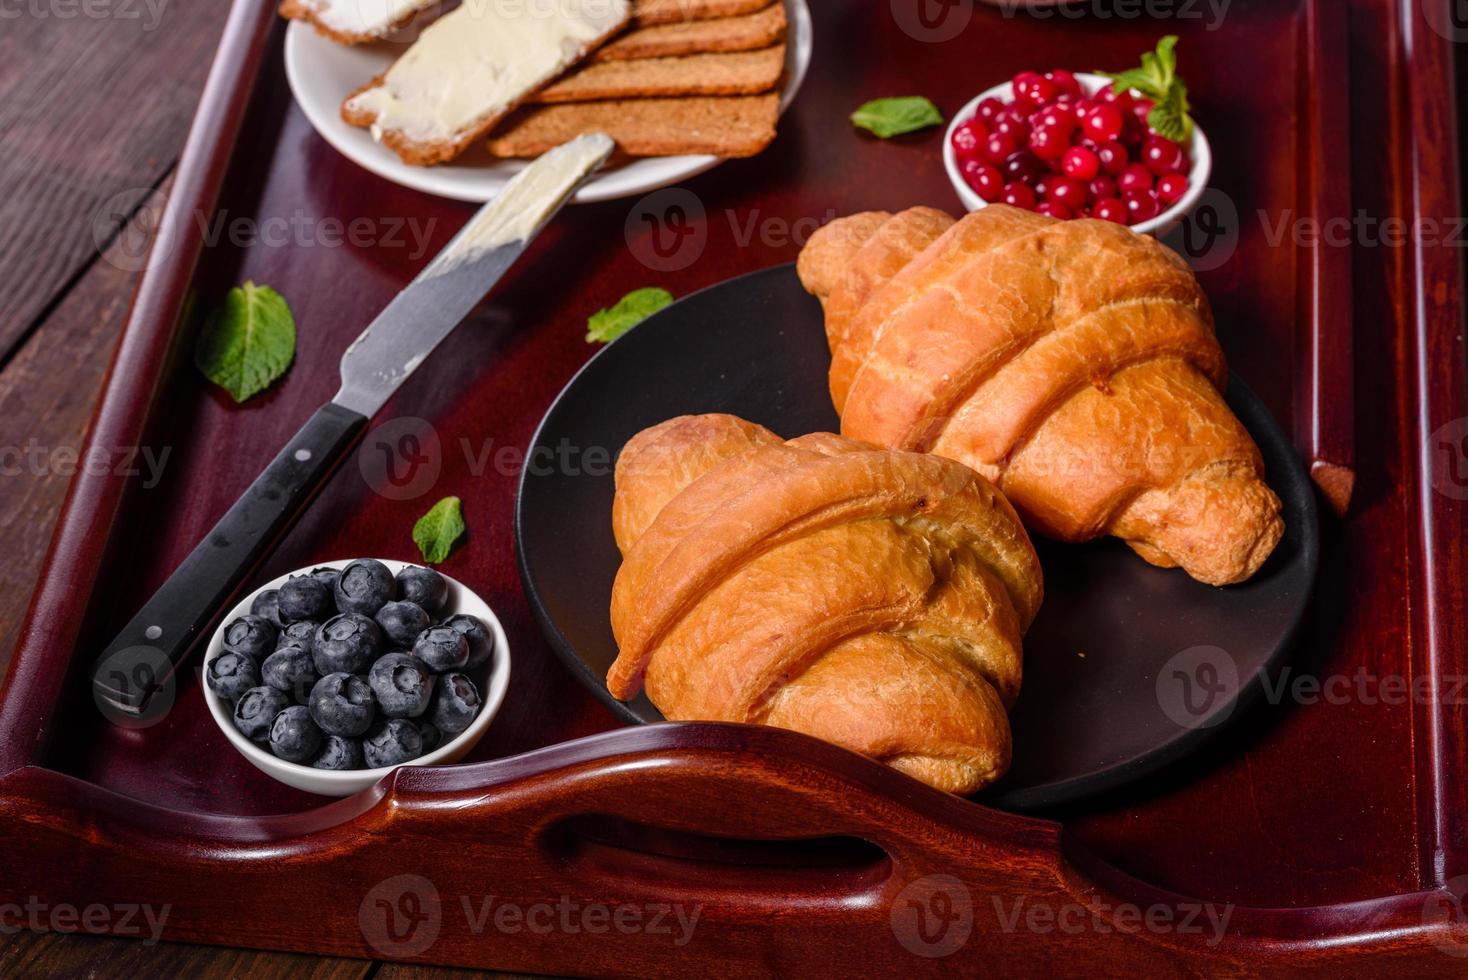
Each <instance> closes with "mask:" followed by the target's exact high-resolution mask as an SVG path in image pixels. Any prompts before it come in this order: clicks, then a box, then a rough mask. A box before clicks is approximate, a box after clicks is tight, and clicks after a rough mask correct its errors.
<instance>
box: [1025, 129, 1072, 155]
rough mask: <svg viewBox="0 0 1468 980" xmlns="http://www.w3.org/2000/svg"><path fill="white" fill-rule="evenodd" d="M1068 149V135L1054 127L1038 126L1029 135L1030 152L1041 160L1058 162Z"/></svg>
mask: <svg viewBox="0 0 1468 980" xmlns="http://www.w3.org/2000/svg"><path fill="white" fill-rule="evenodd" d="M1069 147H1070V138H1069V134H1068V133H1065V132H1062V131H1061V130H1059V129H1056V128H1055V127H1054V126H1038V127H1036V128H1035V131H1034V132H1032V133H1030V152H1031V153H1033V154H1035V156H1037V157H1039V158H1040V159H1041V160H1059V159H1060V158H1061V157H1062V156H1063V155H1064V154H1065V151H1066V150H1067V149H1068V148H1069Z"/></svg>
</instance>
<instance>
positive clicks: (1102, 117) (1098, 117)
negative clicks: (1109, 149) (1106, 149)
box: [1081, 103, 1124, 143]
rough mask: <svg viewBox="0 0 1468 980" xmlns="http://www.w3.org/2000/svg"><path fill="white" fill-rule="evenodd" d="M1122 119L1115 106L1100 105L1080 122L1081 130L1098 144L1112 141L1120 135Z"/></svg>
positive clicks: (1119, 111)
mask: <svg viewBox="0 0 1468 980" xmlns="http://www.w3.org/2000/svg"><path fill="white" fill-rule="evenodd" d="M1123 121H1124V117H1123V116H1122V114H1121V110H1120V109H1118V108H1117V107H1116V106H1115V105H1107V104H1104V103H1103V104H1102V105H1098V106H1096V107H1095V108H1094V109H1092V110H1091V111H1090V113H1089V114H1088V115H1087V116H1086V118H1085V119H1082V120H1081V130H1082V132H1084V133H1085V134H1086V135H1087V136H1089V137H1091V139H1093V140H1095V141H1096V142H1098V143H1104V142H1106V141H1107V140H1114V139H1116V138H1117V137H1119V136H1120V135H1121V130H1122V125H1123Z"/></svg>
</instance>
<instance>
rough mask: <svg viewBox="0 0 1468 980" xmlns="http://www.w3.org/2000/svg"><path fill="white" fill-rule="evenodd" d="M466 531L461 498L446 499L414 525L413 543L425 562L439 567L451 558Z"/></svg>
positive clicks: (434, 506)
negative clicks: (451, 553)
mask: <svg viewBox="0 0 1468 980" xmlns="http://www.w3.org/2000/svg"><path fill="white" fill-rule="evenodd" d="M466 530H468V528H466V527H465V526H464V513H463V509H462V506H461V503H460V501H459V498H458V497H445V498H443V499H442V500H440V501H439V502H438V503H436V504H434V505H433V506H432V507H430V508H428V513H426V514H424V515H423V516H422V517H420V518H418V523H417V524H414V525H413V543H414V544H416V545H417V546H418V550H419V551H421V552H423V560H424V561H426V562H428V564H430V565H437V564H438V563H440V562H442V561H443V560H444V559H445V558H447V557H448V556H449V552H450V551H452V550H453V547H454V543H455V542H456V541H458V540H459V538H461V537H462V536H463V534H464V532H465V531H466Z"/></svg>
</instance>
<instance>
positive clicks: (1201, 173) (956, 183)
mask: <svg viewBox="0 0 1468 980" xmlns="http://www.w3.org/2000/svg"><path fill="white" fill-rule="evenodd" d="M1076 80H1077V81H1079V82H1080V83H1081V88H1082V89H1083V90H1084V91H1085V93H1086V94H1087V95H1094V94H1096V93H1097V92H1099V91H1100V90H1101V89H1103V88H1105V87H1106V86H1107V85H1108V84H1110V82H1111V79H1109V78H1107V77H1105V76H1104V75H1091V74H1085V73H1081V72H1077V73H1076ZM989 98H994V99H998V100H999V101H1000V102H1012V101H1014V87H1013V86H1012V85H1011V84H1010V83H1009V82H1003V83H1001V84H999V85H995V86H994V87H993V88H990V89H985V90H984V91H982V92H980V93H979V94H978V95H976V96H974V97H973V98H972V99H971V100H969V102H968V104H966V105H965V106H964V107H963V108H962V109H959V110H958V111H957V112H956V113H954V114H953V121H952V122H950V123H949V124H948V131H947V132H946V133H944V134H943V168H944V169H945V170H947V171H948V179H949V180H950V181H952V182H953V189H954V190H955V191H957V192H958V199H959V200H960V201H962V202H963V206H964V207H966V208H968V209H969V210H970V211H977V210H978V209H979V208H982V207H984V206H985V205H986V204H988V202H987V201H985V200H984V199H983V198H982V197H979V195H978V194H976V193H974V189H973V188H972V187H970V186H969V185H968V182H967V181H965V180H964V179H963V174H962V173H960V172H959V169H958V156H957V154H955V153H954V152H953V131H954V130H955V129H957V128H958V127H959V126H961V125H963V124H964V123H966V122H968V121H969V120H970V119H972V118H973V117H974V113H975V112H977V111H978V108H979V103H980V102H982V101H984V100H985V99H989ZM1187 151H1188V159H1189V160H1191V161H1192V162H1193V166H1192V169H1191V170H1189V171H1188V190H1187V193H1186V194H1184V195H1183V196H1182V197H1181V198H1179V199H1178V200H1177V201H1176V202H1175V203H1174V204H1173V205H1172V207H1170V208H1167V209H1166V210H1164V211H1163V212H1162V213H1161V214H1159V215H1157V217H1155V218H1152V219H1150V220H1147V221H1141V222H1138V223H1137V224H1134V225H1130V226H1129V227H1130V228H1131V229H1132V231H1135V232H1140V233H1141V234H1143V235H1155V236H1157V237H1158V238H1161V237H1162V236H1163V235H1165V234H1167V233H1168V232H1169V231H1171V230H1172V229H1174V228H1176V227H1177V226H1178V224H1179V223H1180V222H1181V221H1182V220H1183V219H1184V218H1186V217H1187V216H1188V215H1189V214H1190V213H1191V212H1192V210H1193V208H1194V207H1196V206H1197V204H1198V199H1199V198H1200V197H1202V196H1203V191H1204V190H1205V189H1206V188H1207V187H1208V180H1209V178H1210V177H1212V176H1213V151H1212V149H1211V148H1210V147H1209V146H1208V137H1206V136H1204V135H1203V127H1201V126H1198V125H1196V124H1195V125H1194V126H1193V137H1192V139H1190V140H1189V141H1188V146H1187Z"/></svg>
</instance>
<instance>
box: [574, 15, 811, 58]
mask: <svg viewBox="0 0 1468 980" xmlns="http://www.w3.org/2000/svg"><path fill="white" fill-rule="evenodd" d="M787 27H788V25H787V22H786V18H785V4H784V3H772V4H770V5H769V6H768V7H766V8H765V9H764V10H757V11H755V12H754V13H752V14H743V15H741V16H739V17H718V18H714V19H712V20H690V21H680V22H678V23H675V24H659V25H656V26H654V27H640V28H634V29H633V30H630V31H628V32H626V33H625V34H623V35H621V36H620V37H616V38H613V39H612V40H610V41H608V42H607V43H606V44H603V45H602V46H601V47H600V48H597V50H596V54H594V55H592V60H593V61H626V60H630V59H634V58H671V57H676V56H678V55H685V54H706V53H708V52H712V51H753V50H756V49H758V48H766V47H769V46H770V45H771V44H775V43H777V42H779V41H783V40H785V31H786V30H787Z"/></svg>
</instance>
